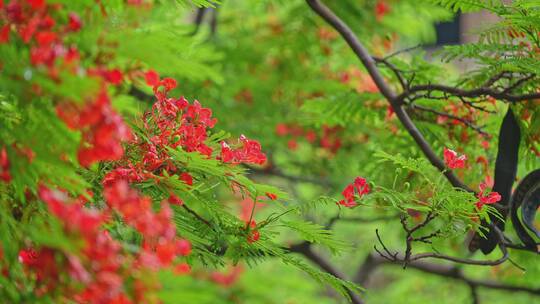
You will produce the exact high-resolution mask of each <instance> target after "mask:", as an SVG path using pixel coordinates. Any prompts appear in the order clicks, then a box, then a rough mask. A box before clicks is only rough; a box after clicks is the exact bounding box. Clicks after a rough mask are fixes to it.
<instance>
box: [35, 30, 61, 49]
mask: <svg viewBox="0 0 540 304" xmlns="http://www.w3.org/2000/svg"><path fill="white" fill-rule="evenodd" d="M57 39H58V35H57V34H56V33H55V32H39V33H37V34H36V42H37V44H38V45H39V46H42V47H43V46H49V45H51V44H52V43H53V42H55V41H56V40H57Z"/></svg>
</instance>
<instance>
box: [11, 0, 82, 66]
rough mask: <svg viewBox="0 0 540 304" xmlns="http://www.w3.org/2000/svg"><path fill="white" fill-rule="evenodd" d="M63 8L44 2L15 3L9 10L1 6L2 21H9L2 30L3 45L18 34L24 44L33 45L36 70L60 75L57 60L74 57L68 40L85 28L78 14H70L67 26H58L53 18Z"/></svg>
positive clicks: (31, 51) (31, 59)
mask: <svg viewBox="0 0 540 304" xmlns="http://www.w3.org/2000/svg"><path fill="white" fill-rule="evenodd" d="M61 8H62V6H61V5H59V4H47V3H45V1H44V0H40V1H20V0H12V1H10V3H9V4H7V5H5V7H3V8H2V7H1V6H0V9H1V11H0V18H1V19H2V20H5V21H6V23H5V24H4V25H3V26H2V28H1V29H0V43H7V42H8V41H9V40H10V34H11V32H12V31H14V32H16V33H17V34H18V36H19V38H20V39H21V40H22V42H23V43H24V44H29V45H30V62H31V63H32V64H33V65H35V66H42V65H43V66H46V67H47V68H48V69H49V73H50V74H51V75H57V71H56V69H55V67H54V65H55V62H56V59H57V58H67V57H68V56H69V55H70V54H69V53H70V48H68V47H66V46H65V45H64V43H63V40H64V37H65V36H66V34H69V33H71V32H77V31H79V30H80V29H81V27H82V22H81V20H80V18H79V16H78V15H77V14H76V13H74V12H71V13H69V20H68V23H67V24H62V25H61V24H57V20H55V19H54V18H53V17H52V15H53V14H54V13H55V12H56V11H59V10H60V9H61Z"/></svg>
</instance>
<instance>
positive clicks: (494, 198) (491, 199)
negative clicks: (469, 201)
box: [476, 183, 501, 210]
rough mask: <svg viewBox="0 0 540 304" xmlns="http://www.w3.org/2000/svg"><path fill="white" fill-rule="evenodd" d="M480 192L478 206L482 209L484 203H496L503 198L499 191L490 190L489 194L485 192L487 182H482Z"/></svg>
mask: <svg viewBox="0 0 540 304" xmlns="http://www.w3.org/2000/svg"><path fill="white" fill-rule="evenodd" d="M479 188H480V193H478V201H477V202H476V208H478V210H480V209H482V206H484V205H490V204H495V203H496V202H498V201H500V200H501V195H500V194H499V193H498V192H490V193H488V194H487V195H485V194H484V191H485V190H486V188H487V184H486V183H481V184H480V187H479Z"/></svg>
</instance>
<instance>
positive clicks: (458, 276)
mask: <svg viewBox="0 0 540 304" xmlns="http://www.w3.org/2000/svg"><path fill="white" fill-rule="evenodd" d="M382 265H396V266H401V263H400V262H399V261H389V260H387V259H385V258H382V257H379V256H377V255H376V254H374V253H371V254H369V255H368V256H367V257H366V259H365V260H364V263H363V264H362V265H361V266H360V268H359V270H358V271H357V273H356V275H355V277H354V280H353V281H354V282H356V283H357V284H361V285H365V284H366V283H367V279H368V278H369V276H370V274H371V273H373V272H374V271H375V270H376V269H377V268H378V267H379V266H382ZM408 268H412V269H416V270H419V271H422V272H425V273H429V274H433V275H438V276H441V277H445V278H449V279H453V280H457V281H461V282H464V283H466V284H468V285H469V286H470V285H474V286H475V287H477V288H487V289H495V290H503V291H511V292H526V293H530V294H532V295H535V296H540V288H529V287H523V286H515V285H508V284H504V283H500V282H495V281H489V280H477V279H473V278H470V277H468V276H467V275H465V274H464V272H463V271H462V269H461V268H458V267H456V266H451V265H444V264H439V263H429V262H423V261H414V262H411V263H410V264H409V265H408Z"/></svg>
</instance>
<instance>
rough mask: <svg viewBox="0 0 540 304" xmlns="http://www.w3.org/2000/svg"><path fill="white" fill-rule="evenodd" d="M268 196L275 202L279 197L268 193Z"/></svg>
mask: <svg viewBox="0 0 540 304" xmlns="http://www.w3.org/2000/svg"><path fill="white" fill-rule="evenodd" d="M266 196H267V197H268V198H269V199H271V200H273V201H275V200H276V199H277V195H275V194H274V193H270V192H266Z"/></svg>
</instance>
